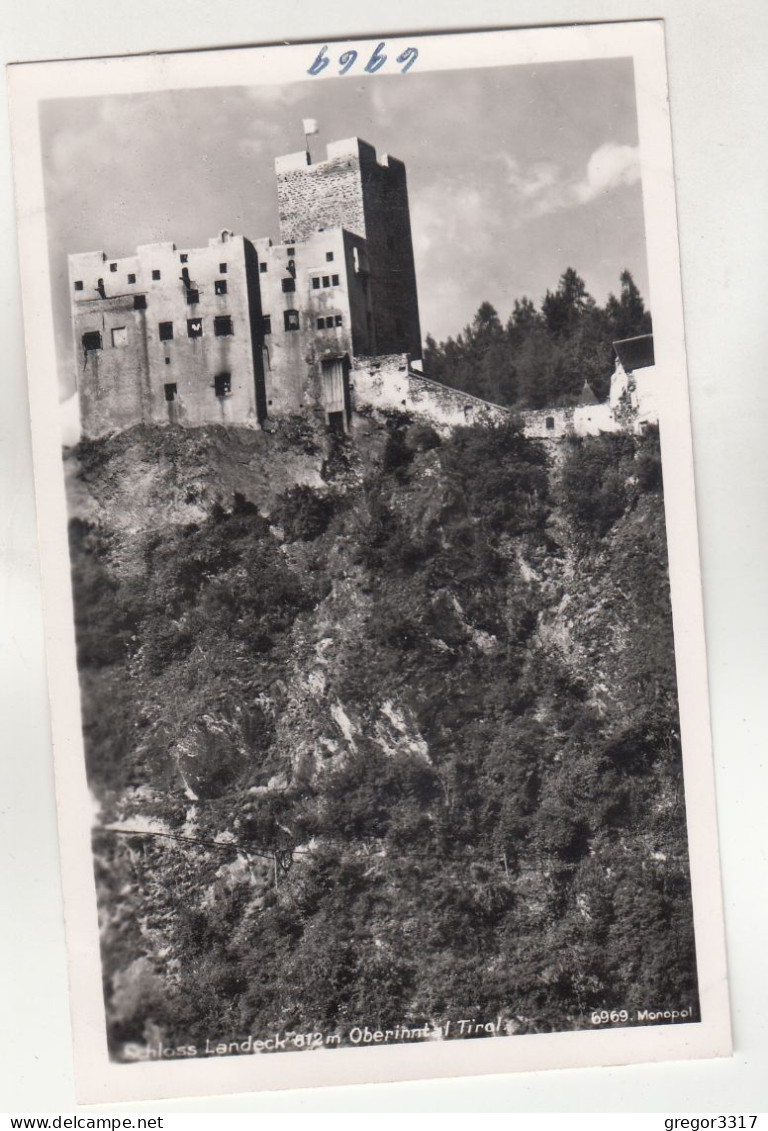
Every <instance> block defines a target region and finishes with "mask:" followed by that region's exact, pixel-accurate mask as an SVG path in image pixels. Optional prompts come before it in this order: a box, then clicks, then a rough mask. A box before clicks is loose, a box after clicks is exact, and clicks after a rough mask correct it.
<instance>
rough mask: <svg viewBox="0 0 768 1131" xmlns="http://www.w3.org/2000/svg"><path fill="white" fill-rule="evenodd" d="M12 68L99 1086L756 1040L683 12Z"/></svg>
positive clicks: (294, 1077) (75, 857) (30, 328)
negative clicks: (675, 154) (727, 797)
mask: <svg viewBox="0 0 768 1131" xmlns="http://www.w3.org/2000/svg"><path fill="white" fill-rule="evenodd" d="M10 96H11V111H12V121H13V133H14V161H15V175H16V192H17V204H18V230H19V244H20V259H21V266H22V286H23V300H24V317H25V335H26V346H27V355H28V369H29V384H30V389H29V392H30V404H31V412H32V429H33V446H34V457H35V479H36V491H37V502H38V514H39V525H40V537H41V553H42V571H43V593H44V603H45V617H46V643H47V655H48V666H49V680H50V701H51V713H52V727H53V747H54V749H53V755H54V762H55V772H56V783H57V800H58V811H59V828H60V842H61V854H62V884H63V890H64V897H65V911H66V919H67V937H68V947H69V970H70V985H71V999H72V1015H73V1027H74V1050H73V1051H74V1058H75V1066H76V1079H77V1087H78V1097H79V1099H80V1100H81V1101H82V1102H106V1101H111V1100H136V1099H149V1098H161V1097H168V1096H181V1095H202V1094H211V1093H217V1092H227V1091H251V1090H257V1089H275V1088H289V1087H307V1086H312V1085H321V1084H344V1083H357V1082H371V1081H377V1080H398V1079H415V1078H425V1077H438V1076H453V1075H467V1074H480V1073H504V1072H518V1071H531V1070H534V1069H543V1068H553V1067H579V1066H587V1065H600V1064H627V1063H633V1062H641V1061H655V1060H670V1059H683V1058H688V1057H715V1056H726V1055H729V1052H730V1033H729V1020H728V1003H727V981H726V969H725V957H724V942H723V927H722V918H721V906H720V888H719V868H718V852H717V839H716V826H715V801H714V787H713V772H712V752H711V740H710V731H709V721H708V718H709V716H708V695H707V678H706V662H705V651H704V634H703V621H702V608H701V593H700V584H699V564H698V547H697V536H696V515H695V497H694V483H693V463H692V453H691V437H690V426H689V415H688V393H687V384H686V366H685V346H684V335H683V315H682V301H681V287H680V272H679V263H678V252H677V232H676V218H675V199H674V181H673V173H672V147H671V140H670V131H669V120H668V109H667V85H666V72H665V62H664V31H663V25H662V24H661V23H660V22H657V21H645V22H636V23H620V24H603V25H596V26H587V25H585V26H579V27H569V28H565V27H557V28H554V27H553V28H538V29H525V30H509V31H494V32H478V33H470V34H461V35H455V34H445V35H433V36H408V37H403V38H391V37H390V38H385V37H381V38H374V39H371V40H365V41H355V42H344V43H335V42H328V43H312V44H293V45H289V46H270V47H254V48H247V49H232V50H221V51H206V52H191V53H177V54H171V55H154V56H151V57H149V56H133V57H123V58H112V59H90V60H89V59H81V60H73V61H67V62H50V63H40V64H22V65H17V66H14V67H12V68H10Z"/></svg>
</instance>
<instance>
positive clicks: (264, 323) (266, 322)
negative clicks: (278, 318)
mask: <svg viewBox="0 0 768 1131" xmlns="http://www.w3.org/2000/svg"><path fill="white" fill-rule="evenodd" d="M261 332H262V334H263V335H264V337H265V338H266V336H267V334H271V333H272V317H271V315H269V314H265V315H264V317H263V318H262V320H261Z"/></svg>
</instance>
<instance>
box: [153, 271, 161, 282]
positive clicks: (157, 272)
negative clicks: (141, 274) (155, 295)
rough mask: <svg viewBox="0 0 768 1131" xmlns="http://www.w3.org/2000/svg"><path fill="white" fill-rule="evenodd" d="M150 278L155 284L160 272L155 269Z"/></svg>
mask: <svg viewBox="0 0 768 1131" xmlns="http://www.w3.org/2000/svg"><path fill="white" fill-rule="evenodd" d="M152 278H153V279H154V280H155V282H157V280H158V279H159V278H160V272H159V271H158V270H157V268H155V269H154V270H153V271H152Z"/></svg>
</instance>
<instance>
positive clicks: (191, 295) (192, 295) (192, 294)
mask: <svg viewBox="0 0 768 1131" xmlns="http://www.w3.org/2000/svg"><path fill="white" fill-rule="evenodd" d="M199 301H200V291H193V290H192V288H191V287H190V288H189V290H188V291H187V305H188V306H194V305H195V303H198V302H199Z"/></svg>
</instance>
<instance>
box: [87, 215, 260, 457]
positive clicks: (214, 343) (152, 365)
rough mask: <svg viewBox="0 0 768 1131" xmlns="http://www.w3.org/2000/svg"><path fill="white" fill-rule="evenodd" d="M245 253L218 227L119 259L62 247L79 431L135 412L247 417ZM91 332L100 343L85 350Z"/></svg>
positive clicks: (252, 400) (252, 402) (251, 372)
mask: <svg viewBox="0 0 768 1131" xmlns="http://www.w3.org/2000/svg"><path fill="white" fill-rule="evenodd" d="M253 263H254V253H253V248H252V247H251V246H250V245H249V244H248V242H247V241H246V240H244V239H243V237H242V236H238V237H234V236H231V234H230V233H228V232H224V233H222V235H221V236H220V237H218V238H216V239H213V240H210V241H209V244H208V247H206V248H190V249H188V250H187V251H179V250H177V249H176V247H175V246H174V245H173V244H169V243H163V244H148V245H144V246H142V247H139V248H138V249H137V254H136V255H135V256H131V257H128V258H125V259H113V260H110V259H108V258H107V257H106V256H105V255H104V254H103V253H101V252H96V253H88V254H86V255H73V256H70V264H69V267H70V288H71V294H72V297H73V327H74V335H75V349H76V351H77V353H78V355H79V356H80V358H81V364H80V366H79V373H78V386H79V392H80V401H81V419H82V425H83V431H84V433H85V434H86V435H98V434H99V433H102V432H104V431H108V430H110V429H111V428H118V427H126V426H128V425H130V424H135V423H139V422H144V423H158V424H159V423H166V422H175V423H180V424H193V425H194V424H211V423H229V422H234V421H237V422H240V423H254V424H255V423H257V421H258V418H259V411H258V400H259V389H258V387H257V386H258V385H260V384H261V382H262V375H261V372H260V366H261V349H260V346H259V348H258V349H257V350H256V351H254V345H255V344H256V345H258V343H255V341H254V327H257V326H258V325H259V324H260V322H261V318H260V312H259V310H258V309H254V307H257V306H258V297H259V296H258V289H256V290H254V287H253V284H252V281H250V280H249V275H252V273H253ZM78 283H79V284H81V285H80V286H77V284H78ZM102 296H103V297H102ZM95 332H97V333H100V348H93V349H88V350H86V349H85V348H84V345H83V335H84V334H88V333H95ZM89 344H91V345H93V344H94V340H93V339H90V340H89Z"/></svg>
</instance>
